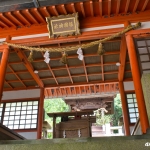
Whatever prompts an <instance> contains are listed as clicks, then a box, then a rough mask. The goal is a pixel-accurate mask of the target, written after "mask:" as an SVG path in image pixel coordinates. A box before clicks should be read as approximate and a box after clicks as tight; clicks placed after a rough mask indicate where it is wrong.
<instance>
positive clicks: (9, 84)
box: [5, 80, 13, 89]
mask: <svg viewBox="0 0 150 150" xmlns="http://www.w3.org/2000/svg"><path fill="white" fill-rule="evenodd" d="M5 82H6V83H7V85H8V86H9V87H10V88H12V89H13V87H12V86H11V85H10V84H9V83H8V82H7V81H6V80H5Z"/></svg>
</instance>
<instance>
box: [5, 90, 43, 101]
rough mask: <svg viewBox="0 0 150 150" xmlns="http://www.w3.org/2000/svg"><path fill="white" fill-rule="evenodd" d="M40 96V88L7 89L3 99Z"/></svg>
mask: <svg viewBox="0 0 150 150" xmlns="http://www.w3.org/2000/svg"><path fill="white" fill-rule="evenodd" d="M35 97H40V89H30V90H18V91H5V92H3V96H2V100H13V99H23V98H35Z"/></svg>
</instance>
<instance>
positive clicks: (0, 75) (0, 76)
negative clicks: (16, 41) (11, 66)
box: [0, 47, 9, 103]
mask: <svg viewBox="0 0 150 150" xmlns="http://www.w3.org/2000/svg"><path fill="white" fill-rule="evenodd" d="M8 57H9V49H8V47H7V48H5V49H4V50H3V54H2V58H1V64H0V103H1V99H2V95H3V87H4V81H5V74H6V68H7V62H8Z"/></svg>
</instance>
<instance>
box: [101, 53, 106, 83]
mask: <svg viewBox="0 0 150 150" xmlns="http://www.w3.org/2000/svg"><path fill="white" fill-rule="evenodd" d="M100 59H101V70H102V81H104V80H105V79H104V62H103V55H101V56H100Z"/></svg>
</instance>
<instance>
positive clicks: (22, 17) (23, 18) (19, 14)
mask: <svg viewBox="0 0 150 150" xmlns="http://www.w3.org/2000/svg"><path fill="white" fill-rule="evenodd" d="M15 13H16V14H17V15H18V16H19V17H20V18H21V19H22V20H24V22H26V24H27V25H29V26H30V25H31V23H30V22H29V21H28V20H27V19H26V18H25V17H24V16H23V15H22V14H21V12H20V11H19V10H18V11H15Z"/></svg>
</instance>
